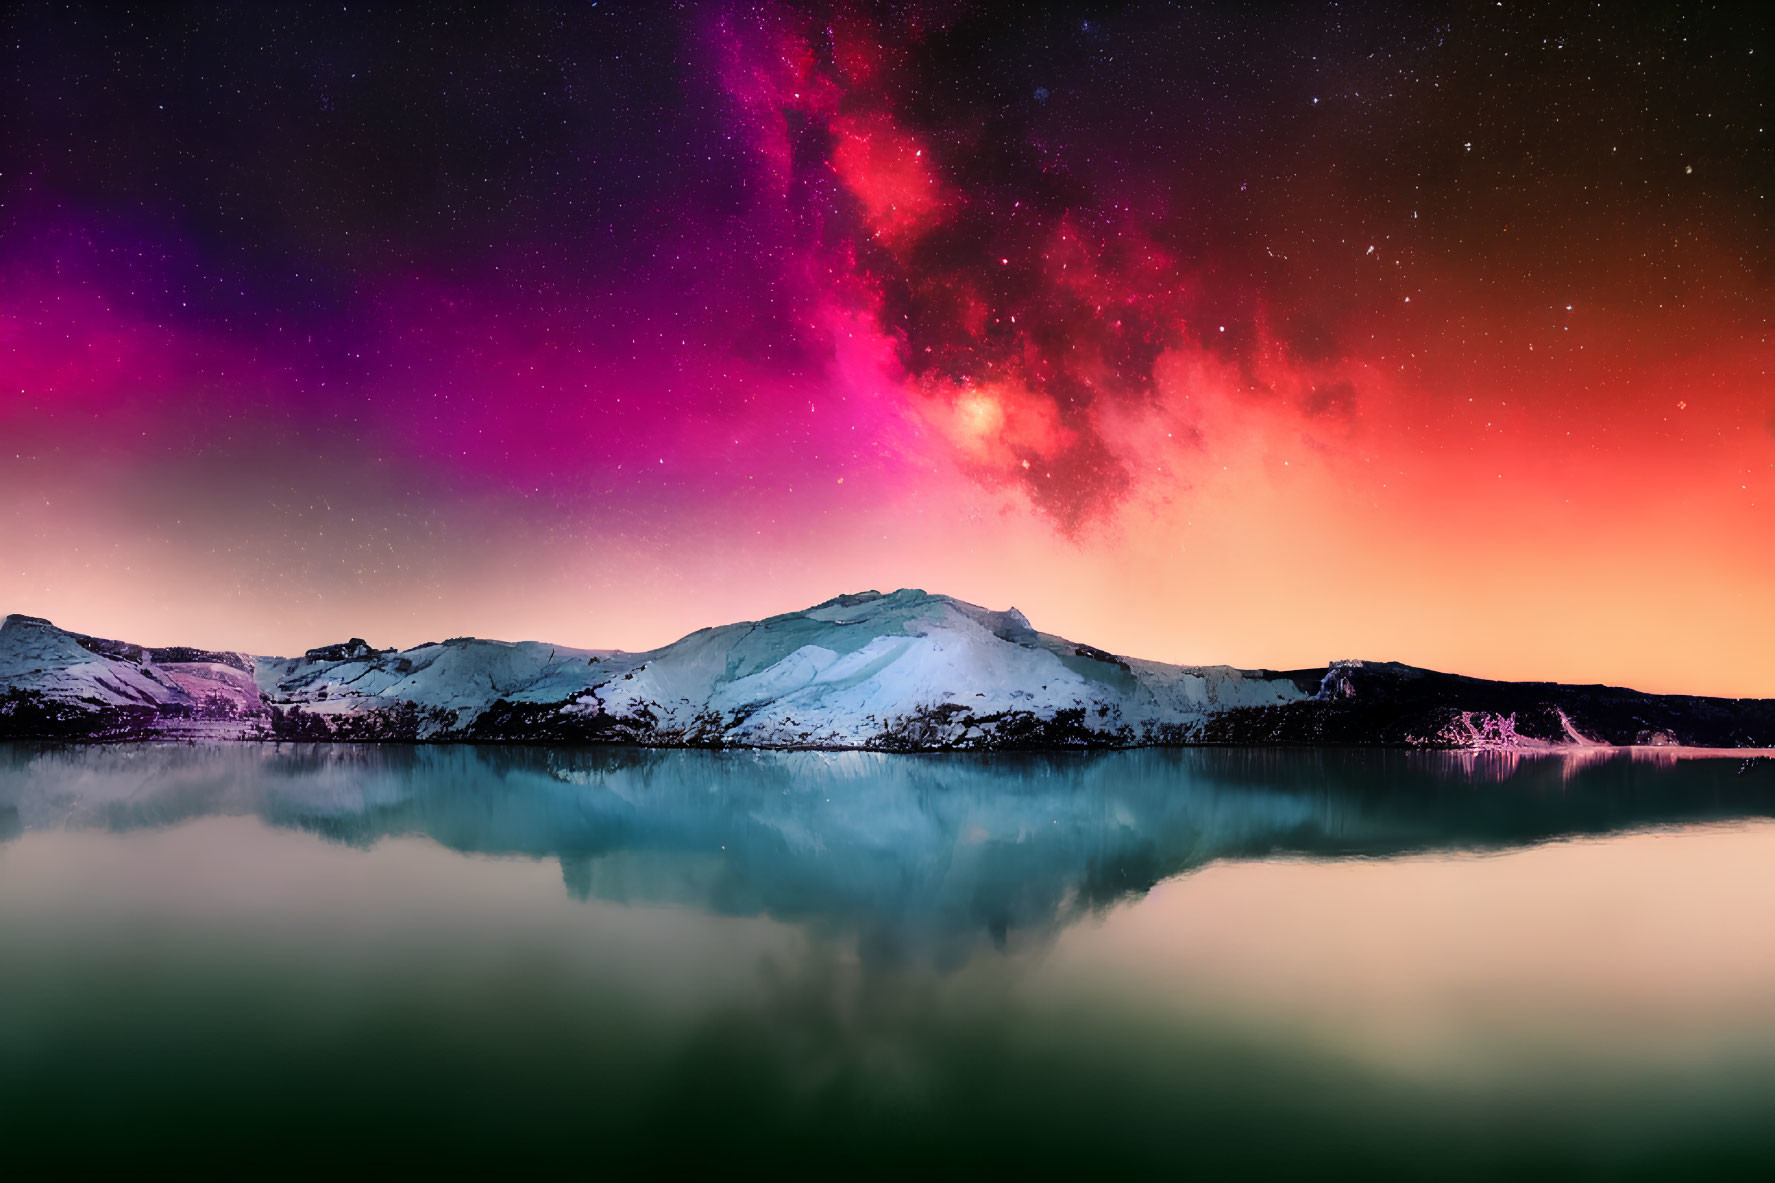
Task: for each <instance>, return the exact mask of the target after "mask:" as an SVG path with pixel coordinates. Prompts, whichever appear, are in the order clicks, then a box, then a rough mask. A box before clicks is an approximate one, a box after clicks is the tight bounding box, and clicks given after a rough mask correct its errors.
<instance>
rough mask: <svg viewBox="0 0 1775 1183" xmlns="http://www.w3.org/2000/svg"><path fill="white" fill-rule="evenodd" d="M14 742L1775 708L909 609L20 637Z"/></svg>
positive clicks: (1547, 724) (1350, 726) (1503, 720)
mask: <svg viewBox="0 0 1775 1183" xmlns="http://www.w3.org/2000/svg"><path fill="white" fill-rule="evenodd" d="M0 737H12V738H27V737H30V738H37V737H41V738H67V739H123V738H166V739H288V740H419V741H449V740H466V741H477V742H524V741H534V742H572V743H632V744H642V745H649V746H659V747H763V748H871V749H878V750H886V751H930V750H949V749H1004V748H1051V747H1132V746H1140V745H1151V744H1189V743H1223V744H1274V743H1342V744H1347V743H1359V744H1392V745H1403V746H1419V747H1466V748H1473V747H1478V748H1490V747H1504V748H1523V747H1553V746H1599V745H1611V744H1687V745H1699V746H1710V747H1754V746H1767V745H1775V701H1762V700H1728V699H1706V698H1693V697H1685V696H1654V695H1645V694H1639V693H1637V692H1635V691H1630V690H1617V689H1613V688H1608V687H1594V686H1593V687H1570V686H1557V685H1553V684H1549V683H1505V682H1486V681H1481V680H1478V679H1472V678H1461V677H1456V676H1454V675H1449V674H1438V673H1434V672H1431V671H1428V670H1419V669H1414V668H1412V667H1409V666H1401V665H1396V664H1392V663H1370V662H1338V663H1334V664H1332V665H1330V666H1327V667H1323V668H1319V669H1310V670H1294V671H1286V672H1273V671H1269V670H1240V669H1234V668H1231V667H1229V666H1175V665H1166V664H1163V663H1160V662H1151V661H1141V660H1138V659H1135V658H1127V657H1118V656H1115V655H1112V654H1109V653H1105V652H1103V651H1102V650H1099V649H1094V648H1092V647H1090V646H1088V645H1081V644H1077V643H1075V642H1072V641H1068V640H1065V639H1064V638H1061V637H1057V636H1053V635H1052V634H1048V633H1040V632H1037V631H1036V630H1035V629H1034V628H1032V627H1031V626H1030V624H1029V622H1028V621H1027V620H1026V619H1024V617H1023V615H1022V613H1020V612H1018V611H1017V610H1016V609H1015V608H1012V609H1009V610H1007V611H1004V612H994V611H990V610H988V609H985V608H980V607H976V606H975V605H972V604H967V603H964V602H962V601H960V600H956V599H952V598H950V597H948V596H940V595H931V594H929V593H926V592H923V591H917V590H912V589H903V590H900V591H897V592H893V593H892V594H889V595H883V594H881V593H879V592H863V593H861V594H858V595H848V596H839V597H837V598H836V599H832V600H828V601H826V602H825V603H823V604H819V605H816V606H815V607H813V608H810V609H807V610H806V611H803V612H791V613H787V614H784V615H782V616H773V617H770V618H769V619H767V620H761V621H754V622H747V623H743V624H732V625H724V626H722V627H719V628H709V629H703V630H701V631H699V632H695V633H692V634H691V635H689V636H688V637H685V638H683V639H682V640H679V641H676V642H673V643H672V644H670V645H666V646H664V647H663V648H660V649H655V650H651V651H649V652H646V653H624V652H619V651H610V650H588V649H571V648H566V647H563V646H559V645H548V644H543V643H539V642H534V641H524V642H517V643H512V642H504V641H485V640H479V639H476V638H472V637H458V638H453V639H451V640H447V641H440V642H429V643H427V644H424V645H419V646H415V647H414V648H411V649H406V650H399V651H397V650H393V649H376V648H374V647H372V646H370V645H369V644H367V643H366V642H364V641H362V640H360V639H357V638H353V639H352V640H350V641H347V642H345V643H343V644H337V645H328V646H324V647H321V648H317V649H311V650H309V651H308V652H307V653H306V654H304V655H303V656H301V657H296V658H284V657H251V656H248V655H245V654H240V653H221V652H211V651H205V650H197V649H188V648H164V649H153V648H146V647H143V646H140V645H131V644H127V643H125V642H120V641H108V640H102V639H99V638H95V637H89V636H84V635H81V634H78V633H71V632H67V631H64V630H62V629H59V628H57V627H56V626H55V625H53V624H51V623H50V622H48V621H46V620H41V619H38V618H36V617H29V616H16V615H15V616H9V617H7V618H6V620H5V623H4V625H0Z"/></svg>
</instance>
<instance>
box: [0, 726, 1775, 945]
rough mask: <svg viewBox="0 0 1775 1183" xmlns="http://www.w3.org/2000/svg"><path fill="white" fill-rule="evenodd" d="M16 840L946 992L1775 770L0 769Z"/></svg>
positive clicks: (1595, 828)
mask: <svg viewBox="0 0 1775 1183" xmlns="http://www.w3.org/2000/svg"><path fill="white" fill-rule="evenodd" d="M0 785H4V786H5V787H3V788H0V839H3V838H5V837H8V836H17V835H19V834H21V833H25V832H29V831H33V830H41V829H56V828H98V829H104V830H110V831H117V832H124V831H131V830H136V829H141V828H145V827H162V826H168V825H173V824H177V823H180V822H183V821H187V820H190V819H195V818H200V817H205V816H216V815H221V816H243V815H244V816H257V817H259V818H261V819H263V820H264V821H265V822H267V823H268V824H270V825H272V826H275V827H284V828H292V829H296V830H301V831H306V832H310V833H314V834H318V835H320V836H322V837H324V838H326V839H328V840H331V841H334V842H340V843H345V844H348V845H350V846H355V847H368V846H371V845H373V844H375V843H377V842H378V841H380V840H382V839H385V838H389V837H394V836H422V837H425V838H429V839H431V840H433V841H436V842H438V843H440V844H442V845H443V846H445V847H448V848H450V849H453V850H457V851H462V852H465V853H473V854H488V855H519V856H528V857H532V858H552V859H558V860H559V861H560V865H561V873H562V878H563V880H564V881H565V885H566V890H567V891H568V892H569V893H570V894H571V895H573V896H575V897H577V898H582V899H585V898H598V899H604V900H610V901H617V902H628V903H676V904H684V905H688V906H693V907H695V908H699V909H703V910H707V911H710V912H713V913H717V914H721V915H741V916H743V915H768V916H771V917H774V918H776V919H779V920H787V921H793V922H796V923H801V924H805V925H809V926H812V927H813V928H814V929H815V930H816V931H821V932H835V931H837V932H855V933H857V934H858V935H859V936H860V937H861V946H860V947H861V950H862V954H863V956H864V957H865V958H875V959H894V958H902V957H911V958H914V959H916V960H921V961H922V960H925V959H929V961H930V962H931V963H933V964H935V965H937V966H938V967H942V966H956V965H960V964H962V963H964V962H966V961H967V960H968V958H969V957H970V956H971V955H973V954H974V953H975V952H976V951H977V950H978V949H979V948H980V947H981V946H982V945H983V944H985V943H990V944H992V945H995V946H997V947H999V948H1001V949H1002V948H1005V947H1007V946H1008V945H1017V946H1021V945H1027V944H1029V943H1040V942H1043V941H1046V940H1048V939H1051V938H1052V937H1053V935H1054V934H1055V933H1057V932H1058V931H1059V930H1060V929H1062V928H1063V927H1065V926H1066V925H1068V924H1070V923H1072V922H1074V921H1076V920H1078V919H1080V918H1081V917H1084V916H1087V915H1090V914H1092V913H1094V912H1098V911H1101V910H1103V909H1104V908H1106V907H1107V906H1109V905H1111V904H1114V903H1116V902H1117V901H1120V900H1123V899H1125V898H1127V897H1130V896H1138V895H1140V894H1142V893H1144V892H1146V891H1147V890H1148V889H1149V888H1151V887H1152V886H1153V885H1154V884H1155V883H1157V882H1159V881H1160V880H1162V879H1165V878H1168V877H1170V876H1174V875H1178V874H1183V873H1186V872H1189V871H1192V870H1195V869H1197V868H1200V867H1203V866H1205V865H1206V864H1208V863H1211V862H1213V861H1215V860H1221V859H1249V858H1258V857H1270V856H1299V857H1305V858H1349V857H1363V858H1376V857H1388V856H1396V855H1404V854H1411V853H1420V852H1433V851H1487V850H1498V849H1503V848H1508V847H1513V846H1519V845H1526V844H1532V843H1539V842H1545V841H1550V840H1558V839H1564V838H1572V837H1578V836H1584V835H1602V834H1608V833H1613V832H1618V831H1625V830H1633V829H1642V828H1646V827H1657V826H1671V825H1682V824H1693V823H1700V822H1708V821H1716V820H1722V819H1730V818H1753V817H1755V818H1762V817H1770V816H1775V768H1771V767H1770V766H1769V764H1768V762H1767V761H1752V762H1749V763H1746V762H1739V761H1732V760H1722V759H1709V760H1681V759H1675V758H1664V759H1657V758H1648V757H1646V756H1643V755H1629V754H1624V753H1616V754H1610V755H1608V756H1606V757H1602V758H1598V757H1594V756H1592V757H1591V758H1589V759H1571V758H1561V757H1549V756H1541V757H1515V756H1512V755H1510V754H1508V753H1487V754H1477V755H1476V754H1468V753H1423V752H1401V751H1385V750H1378V751H1377V750H1345V749H1212V748H1209V749H1144V750H1136V751H1124V752H1109V753H1099V754H1027V755H992V756H966V755H945V756H898V755H883V754H876V753H865V752H836V753H833V752H745V751H724V752H718V751H659V750H648V749H559V748H521V747H517V748H514V747H472V746H438V747H430V746H401V745H365V746H349V745H277V746H272V745H253V744H242V745H232V746H218V747H207V748H206V747H197V748H192V747H181V746H162V747H156V746H114V747H73V748H53V747H34V746H30V745H10V746H6V745H0Z"/></svg>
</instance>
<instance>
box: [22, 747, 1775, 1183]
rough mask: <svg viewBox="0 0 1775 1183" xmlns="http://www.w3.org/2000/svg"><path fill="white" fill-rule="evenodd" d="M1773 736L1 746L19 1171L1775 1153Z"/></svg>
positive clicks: (1682, 1164) (1577, 1164)
mask: <svg viewBox="0 0 1775 1183" xmlns="http://www.w3.org/2000/svg"><path fill="white" fill-rule="evenodd" d="M1771 818H1775V767H1771V766H1770V765H1769V764H1768V763H1767V762H1752V763H1749V764H1746V763H1745V762H1743V761H1739V760H1732V759H1696V760H1675V759H1662V760H1649V759H1643V758H1639V759H1636V758H1633V757H1631V756H1628V755H1625V754H1614V755H1608V756H1604V757H1601V758H1593V759H1590V760H1585V761H1579V760H1567V759H1561V758H1551V757H1546V758H1537V759H1516V760H1512V759H1507V758H1504V757H1495V756H1494V757H1457V756H1446V755H1431V754H1422V753H1416V754H1414V753H1402V752H1372V751H1371V752H1362V751H1342V750H1293V751H1274V750H1268V751H1238V750H1150V751H1137V752H1120V753H1107V754H1098V755H1054V756H991V757H984V756H886V755H873V754H866V753H854V752H850V753H835V754H824V753H739V752H661V751H642V750H626V749H624V750H619V749H605V750H560V749H546V748H537V749H521V748H467V747H406V746H361V747H345V746H341V747H330V746H290V745H284V746H264V745H241V746H235V747H207V748H203V747H195V748H194V747H177V746H159V747H130V746H126V747H89V748H62V749H58V748H45V747H37V746H31V745H11V746H6V745H0V1137H3V1138H4V1144H5V1146H6V1148H7V1153H8V1155H9V1156H10V1160H11V1161H12V1162H13V1163H14V1164H17V1165H22V1166H24V1167H25V1168H27V1169H36V1170H49V1169H57V1168H60V1169H63V1170H73V1169H87V1170H91V1169H101V1170H102V1169H115V1170H131V1169H139V1168H142V1167H145V1166H180V1167H186V1168H194V1169H200V1170H207V1171H213V1172H234V1171H237V1170H240V1169H242V1167H243V1165H247V1164H250V1165H251V1167H252V1169H254V1170H260V1171H263V1170H269V1169H276V1168H284V1169H288V1170H290V1171H292V1172H295V1171H304V1170H311V1169H316V1168H326V1167H330V1166H338V1165H340V1164H344V1163H347V1162H349V1163H351V1164H354V1165H358V1166H362V1165H364V1164H366V1163H369V1164H383V1165H386V1166H388V1167H389V1168H391V1169H394V1168H398V1169H406V1170H414V1171H416V1170H421V1169H423V1170H427V1171H437V1170H444V1171H452V1170H460V1169H466V1170H475V1171H486V1170H496V1169H498V1170H523V1171H538V1170H546V1171H551V1172H552V1171H555V1170H559V1169H568V1170H572V1171H574V1172H575V1173H584V1174H615V1175H623V1174H631V1173H641V1174H646V1173H650V1172H654V1171H659V1170H662V1169H666V1168H672V1167H677V1168H683V1169H697V1170H714V1169H719V1170H722V1171H724V1172H729V1173H738V1174H752V1173H757V1174H768V1175H772V1176H777V1177H781V1176H786V1175H787V1176H793V1175H798V1174H812V1175H834V1174H837V1175H858V1174H870V1173H879V1174H882V1175H903V1174H905V1173H908V1172H910V1171H913V1170H917V1171H919V1172H921V1173H925V1174H935V1175H937V1176H939V1177H943V1176H955V1177H979V1176H981V1175H996V1174H1006V1175H1018V1176H1023V1177H1027V1176H1031V1175H1044V1174H1051V1175H1073V1176H1076V1175H1094V1176H1106V1175H1162V1176H1166V1177H1175V1176H1177V1175H1178V1174H1180V1173H1183V1172H1186V1171H1188V1172H1193V1171H1197V1170H1202V1169H1207V1170H1213V1171H1226V1170H1235V1169H1236V1170H1255V1169H1303V1170H1312V1171H1314V1172H1315V1173H1319V1174H1326V1173H1331V1174H1344V1173H1350V1174H1353V1173H1360V1174H1363V1175H1369V1176H1372V1175H1388V1174H1399V1175H1421V1174H1425V1173H1433V1174H1437V1175H1441V1176H1449V1175H1459V1174H1472V1175H1494V1174H1497V1173H1500V1172H1511V1173H1515V1174H1523V1173H1545V1174H1558V1175H1571V1174H1574V1173H1591V1174H1611V1175H1612V1174H1644V1175H1660V1174H1665V1175H1675V1174H1681V1175H1693V1174H1695V1173H1698V1172H1702V1173H1712V1174H1723V1173H1736V1172H1743V1173H1746V1174H1750V1173H1759V1174H1760V1173H1766V1169H1767V1168H1768V1167H1769V1166H1770V1165H1771V1164H1775V1133H1772V1132H1770V1131H1771V1123H1770V1118H1771V1117H1775V938H1772V937H1771V936H1770V935H1769V931H1768V927H1769V925H1768V918H1769V917H1770V916H1772V915H1775V871H1772V868H1775V822H1772V821H1771V820H1770V819H1771Z"/></svg>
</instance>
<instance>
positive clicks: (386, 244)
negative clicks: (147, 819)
mask: <svg viewBox="0 0 1775 1183" xmlns="http://www.w3.org/2000/svg"><path fill="white" fill-rule="evenodd" d="M1768 32H1769V23H1768V18H1766V17H1762V18H1750V17H1746V16H1744V15H1742V14H1732V13H1731V12H1730V10H1722V11H1714V10H1711V9H1707V8H1705V7H1702V6H1692V5H1691V6H1681V8H1673V9H1672V10H1670V11H1664V12H1661V11H1659V10H1658V9H1656V8H1654V7H1649V6H1636V7H1635V8H1634V9H1633V10H1632V11H1631V12H1620V11H1614V10H1612V9H1609V8H1599V7H1589V6H1584V7H1580V6H1577V5H1567V4H1558V5H1549V6H1544V7H1542V6H1534V5H1525V4H1518V3H1505V4H1502V5H1499V4H1495V3H1486V4H1475V5H1454V6H1435V5H1417V4H1412V5H1398V6H1387V5H1363V4H1342V5H1325V4H1315V5H1300V6H1295V7H1289V8H1273V9H1272V8H1264V9H1263V10H1262V11H1261V13H1258V14H1252V13H1248V12H1245V11H1243V10H1242V9H1241V8H1240V7H1237V6H1222V5H1201V6H1188V7H1181V6H1157V5H1154V6H1142V5H1133V6H1102V5H1086V6H1080V7H1067V8H1063V9H1052V10H1051V9H1046V8H1044V9H1043V10H1041V11H1039V12H1037V11H1033V10H1022V9H1018V10H1013V11H1006V12H998V13H993V12H990V11H987V10H985V9H982V8H979V7H976V6H971V5H961V4H953V5H951V4H940V5H897V6H890V7H883V8H879V9H877V8H873V7H850V6H842V5H840V6H831V5H816V6H794V7H791V6H769V5H766V6H755V5H729V6H699V5H687V6H684V7H682V8H680V9H669V8H666V7H665V6H652V5H648V6H636V7H627V6H623V5H611V4H600V5H589V4H571V5H569V4H561V5H547V6H543V5H538V6H523V7H516V8H507V7H505V6H498V7H497V8H487V9H479V8H470V7H461V6H451V5H424V6H415V7H412V8H406V9H400V10H392V9H387V8H364V9H362V10H360V9H359V8H358V7H357V6H355V5H347V6H343V7H334V8H331V9H327V10H321V9H310V8H298V7H271V6H256V5H255V6H231V7H225V8H217V9H210V8H203V7H186V8H172V7H165V8H162V7H155V8H152V9H149V10H146V11H142V12H137V13H133V14H132V13H127V12H120V11H115V10H106V9H84V8H81V7H79V6H75V7H72V8H63V7H60V6H57V7H53V8H52V7H49V6H19V7H15V8H12V9H10V10H9V12H8V13H7V14H6V15H4V16H0V59H3V62H0V611H24V612H30V613H34V614H39V615H46V616H49V617H51V618H53V619H54V620H56V621H57V622H58V623H61V624H63V625H65V626H67V627H70V628H74V629H78V630H81V631H86V632H92V633H99V634H103V635H114V636H122V637H126V638H128V639H132V640H138V641H143V642H147V643H160V644H165V643H175V642H176V643H193V644H206V645H217V646H226V647H231V648H244V649H248V650H252V651H257V652H274V653H287V652H293V651H299V650H301V649H303V648H307V647H309V646H312V645H317V644H321V643H325V642H329V641H334V640H339V639H343V638H344V637H345V636H348V635H361V636H364V637H366V638H368V639H370V640H371V641H372V642H374V643H377V644H402V645H408V644H414V643H418V642H420V641H424V640H432V639H437V638H440V637H442V636H447V635H456V634H465V633H472V634H477V635H483V636H497V637H504V638H508V639H518V638H539V639H546V640H553V641H558V642H562V643H566V644H577V645H586V646H620V647H624V648H631V649H633V648H644V647H649V646H652V645H656V644H661V643H664V642H666V641H669V640H671V639H673V638H675V637H676V636H678V635H680V634H682V633H684V632H687V631H689V630H691V629H694V628H698V627H701V626H704V625H708V624H714V623H724V622H726V621H729V620H735V619H744V618H753V617H757V616H761V615H766V614H770V613H773V612H778V611H786V610H791V609H794V608H798V607H803V606H806V605H807V604H810V603H813V602H816V601H818V600H822V599H825V598H827V597H829V596H831V595H834V594H836V593H839V592H844V591H855V590H859V589H862V588H867V587H878V588H882V589H884V590H885V589H889V588H892V587H898V586H921V587H925V588H928V589H931V590H934V591H943V592H948V593H950V594H953V595H957V596H960V597H963V598H965V599H969V600H972V601H975V602H979V603H983V604H986V605H989V606H992V607H1000V608H1002V607H1006V606H1010V605H1013V604H1014V605H1016V606H1017V607H1019V608H1021V609H1023V610H1024V611H1025V612H1026V613H1027V614H1028V615H1029V616H1030V618H1031V619H1032V621H1033V622H1034V623H1035V624H1036V625H1037V626H1038V627H1040V628H1043V629H1046V630H1049V631H1053V632H1059V633H1062V634H1065V635H1068V636H1071V637H1074V638H1076V639H1078V640H1082V641H1089V642H1091V643H1093V644H1096V645H1100V646H1103V647H1105V648H1109V649H1113V650H1117V651H1120V652H1125V653H1133V654H1138V655H1141V656H1149V657H1155V658H1162V659H1169V660H1177V661H1190V662H1230V663H1234V664H1241V665H1248V666H1259V665H1262V666H1270V667H1298V666H1308V665H1314V664H1321V663H1323V662H1324V661H1326V660H1328V659H1331V658H1338V657H1346V656H1362V657H1371V658H1380V659H1396V660H1404V661H1410V662H1413V663H1416V664H1420V665H1429V666H1436V667H1441V668H1448V669H1455V670H1459V671H1462V672H1469V673H1475V674H1481V675H1489V676H1498V677H1512V678H1554V679H1559V680H1565V681H1593V680H1599V681H1612V682H1621V683H1627V684H1632V685H1637V686H1641V687H1643V688H1646V689H1653V690H1672V691H1691V692H1701V693H1719V694H1760V695H1775V614H1772V612H1771V609H1772V607H1775V379H1772V377H1771V363H1772V361H1775V350H1772V347H1771V342H1770V335H1769V334H1770V325H1769V317H1770V312H1771V308H1772V291H1771V279H1772V277H1775V272H1772V270H1771V253H1770V241H1771V222H1770V218H1771V215H1770V210H1769V202H1768V200H1767V193H1768V189H1769V182H1770V179H1771V174H1772V168H1771V165H1772V156H1771V140H1770V136H1769V131H1768V129H1767V126H1766V120H1767V119H1768V118H1769V116H1770V114H1771V112H1770V111H1769V98H1770V94H1771V86H1770V75H1769V70H1768V57H1769V55H1772V54H1775V44H1771V43H1770V40H1769V38H1768V36H1767V34H1768Z"/></svg>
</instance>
